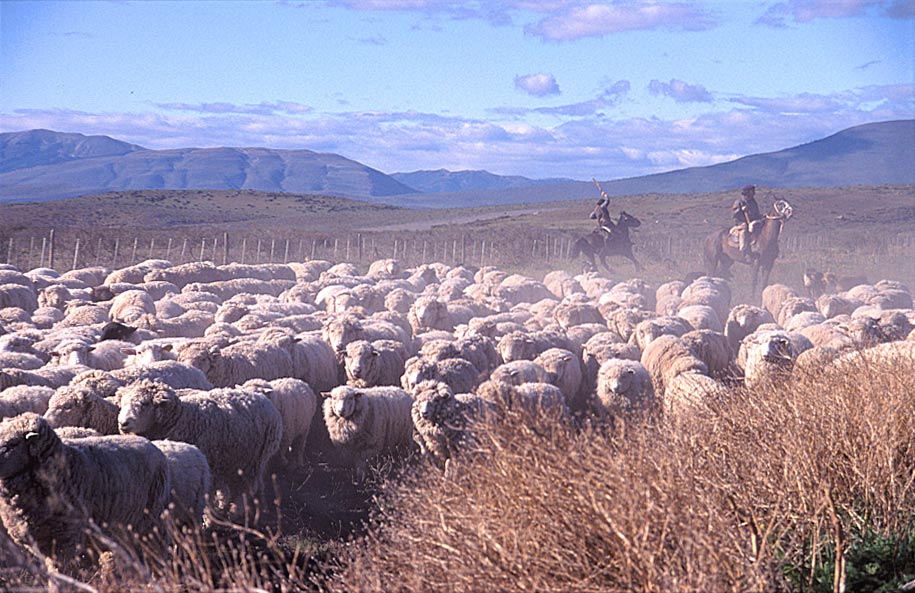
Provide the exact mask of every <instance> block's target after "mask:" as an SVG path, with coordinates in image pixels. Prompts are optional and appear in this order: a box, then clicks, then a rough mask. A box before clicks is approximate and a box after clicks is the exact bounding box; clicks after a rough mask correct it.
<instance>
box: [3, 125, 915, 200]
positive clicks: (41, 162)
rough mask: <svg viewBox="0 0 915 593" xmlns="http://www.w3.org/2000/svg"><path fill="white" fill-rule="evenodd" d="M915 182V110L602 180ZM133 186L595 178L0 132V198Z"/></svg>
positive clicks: (438, 194)
mask: <svg viewBox="0 0 915 593" xmlns="http://www.w3.org/2000/svg"><path fill="white" fill-rule="evenodd" d="M748 183H754V184H758V185H762V186H766V187H772V188H786V187H836V186H847V185H882V184H907V183H915V120H897V121H887V122H879V123H873V124H865V125H861V126H856V127H853V128H848V129H846V130H843V131H841V132H838V133H836V134H833V135H832V136H829V137H827V138H823V139H821V140H817V141H815V142H810V143H808V144H803V145H800V146H795V147H791V148H786V149H784V150H780V151H776V152H771V153H765V154H756V155H751V156H746V157H743V158H740V159H736V160H734V161H730V162H727V163H720V164H717V165H711V166H707V167H693V168H688V169H680V170H676V171H669V172H666V173H658V174H654V175H646V176H642V177H633V178H628V179H614V180H608V181H603V182H602V186H603V189H604V190H605V191H606V192H607V194H608V195H610V196H622V195H632V194H647V193H662V194H663V193H691V192H713V191H721V190H727V189H732V188H735V187H740V186H742V185H746V184H748ZM134 189H209V190H247V189H253V190H261V191H269V192H281V193H298V194H322V195H329V196H342V197H348V198H353V199H361V200H368V201H372V202H381V203H385V204H390V205H395V206H403V207H410V208H437V207H443V206H447V207H460V206H482V205H487V204H500V203H520V202H542V201H557V200H575V199H586V198H591V197H594V196H596V195H597V194H596V188H595V187H594V186H593V185H592V184H591V183H588V182H582V181H572V180H567V179H542V180H533V179H528V178H526V177H519V176H500V175H495V174H492V173H489V172H487V171H457V172H452V171H447V170H444V169H440V170H437V171H414V172H411V173H393V174H390V175H387V174H385V173H382V172H381V171H378V170H376V169H373V168H371V167H368V166H366V165H363V164H361V163H358V162H356V161H353V160H351V159H347V158H345V157H343V156H340V155H337V154H332V153H319V152H313V151H310V150H274V149H268V148H229V147H223V148H182V149H172V150H150V149H147V148H143V147H142V146H137V145H135V144H129V143H126V142H122V141H120V140H116V139H114V138H110V137H107V136H84V135H82V134H72V133H61V132H54V131H50V130H30V131H24V132H12V133H5V134H0V203H10V202H35V201H45V200H53V199H58V198H67V197H74V196H79V195H86V194H98V193H105V192H111V191H123V190H134Z"/></svg>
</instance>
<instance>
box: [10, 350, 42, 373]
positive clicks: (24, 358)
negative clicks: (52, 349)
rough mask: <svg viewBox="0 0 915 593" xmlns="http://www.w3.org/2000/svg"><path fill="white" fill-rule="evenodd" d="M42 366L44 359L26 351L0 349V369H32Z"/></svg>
mask: <svg viewBox="0 0 915 593" xmlns="http://www.w3.org/2000/svg"><path fill="white" fill-rule="evenodd" d="M43 366H44V361H43V360H41V359H40V358H38V357H37V356H35V355H34V354H29V353H28V352H7V351H3V350H0V369H9V368H13V369H22V370H24V371H34V370H35V369H39V368H41V367H43Z"/></svg>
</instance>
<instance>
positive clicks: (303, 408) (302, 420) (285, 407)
mask: <svg viewBox="0 0 915 593" xmlns="http://www.w3.org/2000/svg"><path fill="white" fill-rule="evenodd" d="M241 388H242V389H245V390H250V391H255V392H257V393H260V394H262V395H264V396H266V397H267V399H269V400H270V402H271V403H272V404H273V405H274V406H275V407H276V409H277V411H279V413H280V416H281V417H282V419H283V438H282V440H281V441H280V448H279V451H278V452H277V457H276V459H277V460H278V461H280V462H281V463H284V464H288V465H292V466H294V467H299V466H302V465H304V463H305V442H306V441H307V440H308V433H309V431H310V430H311V423H312V420H313V419H314V415H315V412H317V409H318V396H317V395H316V394H315V392H314V390H312V388H311V387H310V386H309V385H308V383H306V382H304V381H301V380H299V379H292V378H289V377H287V378H284V379H274V380H273V381H265V380H263V379H252V380H250V381H248V382H247V383H245V384H244V385H242V386H241Z"/></svg>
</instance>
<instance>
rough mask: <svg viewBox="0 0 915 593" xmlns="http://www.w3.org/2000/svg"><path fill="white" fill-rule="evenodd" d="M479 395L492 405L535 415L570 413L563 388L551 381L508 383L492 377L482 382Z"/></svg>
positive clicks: (565, 414)
mask: <svg viewBox="0 0 915 593" xmlns="http://www.w3.org/2000/svg"><path fill="white" fill-rule="evenodd" d="M476 394H477V396H478V397H479V398H480V399H482V400H483V401H484V402H489V404H490V406H494V407H504V408H507V409H509V410H520V411H523V412H524V413H526V414H530V415H533V416H540V415H544V414H546V415H548V416H559V417H560V418H563V419H565V418H567V417H568V414H569V409H568V406H566V401H565V398H564V397H563V395H562V390H561V389H559V388H558V387H556V386H555V385H552V384H550V383H541V382H524V383H515V384H512V383H506V382H504V381H500V380H493V379H490V380H489V381H484V382H483V383H481V384H480V386H479V388H477V390H476Z"/></svg>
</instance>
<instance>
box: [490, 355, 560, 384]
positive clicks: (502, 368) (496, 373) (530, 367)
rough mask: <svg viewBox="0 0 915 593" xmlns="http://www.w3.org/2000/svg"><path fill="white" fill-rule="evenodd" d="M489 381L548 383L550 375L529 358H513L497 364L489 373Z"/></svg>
mask: <svg viewBox="0 0 915 593" xmlns="http://www.w3.org/2000/svg"><path fill="white" fill-rule="evenodd" d="M489 380H490V381H498V382H501V383H505V384H507V385H520V384H522V383H549V380H550V375H549V373H547V372H546V370H544V368H543V367H542V366H540V365H539V364H537V363H536V362H533V361H531V360H513V361H511V362H506V363H504V364H501V365H499V366H498V367H496V368H495V369H493V371H492V373H490V375H489Z"/></svg>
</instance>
